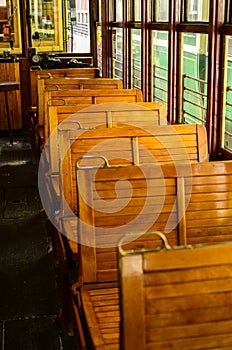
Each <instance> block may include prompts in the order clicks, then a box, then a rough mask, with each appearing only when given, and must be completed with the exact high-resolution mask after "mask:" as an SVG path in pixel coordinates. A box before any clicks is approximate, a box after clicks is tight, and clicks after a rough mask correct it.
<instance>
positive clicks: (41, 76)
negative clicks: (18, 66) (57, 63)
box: [38, 69, 53, 79]
mask: <svg viewBox="0 0 232 350" xmlns="http://www.w3.org/2000/svg"><path fill="white" fill-rule="evenodd" d="M41 70H42V69H41ZM38 79H53V76H52V74H51V73H43V74H42V75H39V76H38Z"/></svg>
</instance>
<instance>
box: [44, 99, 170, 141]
mask: <svg viewBox="0 0 232 350" xmlns="http://www.w3.org/2000/svg"><path fill="white" fill-rule="evenodd" d="M65 120H67V122H68V123H70V127H78V126H79V127H80V128H96V127H97V128H99V127H103V128H105V127H107V128H112V127H123V126H124V125H125V126H126V127H128V124H129V125H130V126H136V127H145V126H146V127H149V126H154V125H165V124H167V113H166V104H164V103H161V102H136V103H121V102H111V103H109V104H106V103H104V104H99V105H94V106H93V105H92V104H91V105H60V106H49V107H48V118H46V119H45V126H44V129H45V141H46V140H47V138H48V136H49V134H50V133H52V132H53V131H54V130H55V128H57V126H58V125H59V124H60V123H61V122H64V121H65ZM71 121H76V123H75V122H74V123H71Z"/></svg>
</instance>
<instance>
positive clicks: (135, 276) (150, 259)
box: [120, 242, 232, 350]
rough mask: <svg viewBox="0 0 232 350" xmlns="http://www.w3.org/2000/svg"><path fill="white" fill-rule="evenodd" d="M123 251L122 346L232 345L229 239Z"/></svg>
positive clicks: (126, 349) (231, 247)
mask: <svg viewBox="0 0 232 350" xmlns="http://www.w3.org/2000/svg"><path fill="white" fill-rule="evenodd" d="M120 252H121V254H120V301H121V334H120V339H121V346H120V349H123V350H133V349H137V350H145V349H173V350H179V349H181V350H189V349H191V350H192V349H211V348H212V349H230V348H231V347H232V334H231V326H232V320H231V310H232V302H231V300H232V243H231V242H230V243H226V244H217V245H200V246H189V247H184V246H182V247H178V249H175V248H173V249H166V248H164V249H162V250H160V251H154V250H153V251H152V250H151V249H150V250H146V251H134V252H128V253H126V252H125V251H123V250H122V249H120Z"/></svg>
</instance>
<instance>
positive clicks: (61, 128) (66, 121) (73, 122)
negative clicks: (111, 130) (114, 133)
mask: <svg viewBox="0 0 232 350" xmlns="http://www.w3.org/2000/svg"><path fill="white" fill-rule="evenodd" d="M69 123H70V124H77V126H78V127H77V128H69V129H68V130H74V131H75V130H96V129H95V128H84V127H82V126H81V123H80V122H79V121H78V120H77V119H65V120H63V121H62V122H61V123H60V124H59V125H58V130H60V131H62V130H64V129H63V125H65V124H69Z"/></svg>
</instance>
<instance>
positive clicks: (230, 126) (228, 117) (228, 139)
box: [222, 36, 232, 152]
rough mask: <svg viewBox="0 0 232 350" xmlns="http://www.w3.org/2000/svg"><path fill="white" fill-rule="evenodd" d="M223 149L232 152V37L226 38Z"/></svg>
mask: <svg viewBox="0 0 232 350" xmlns="http://www.w3.org/2000/svg"><path fill="white" fill-rule="evenodd" d="M225 90H226V91H225V97H226V98H225V111H224V125H223V138H222V139H223V144H222V147H223V148H225V149H226V150H228V151H230V152H232V36H229V37H227V38H226V86H225Z"/></svg>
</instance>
